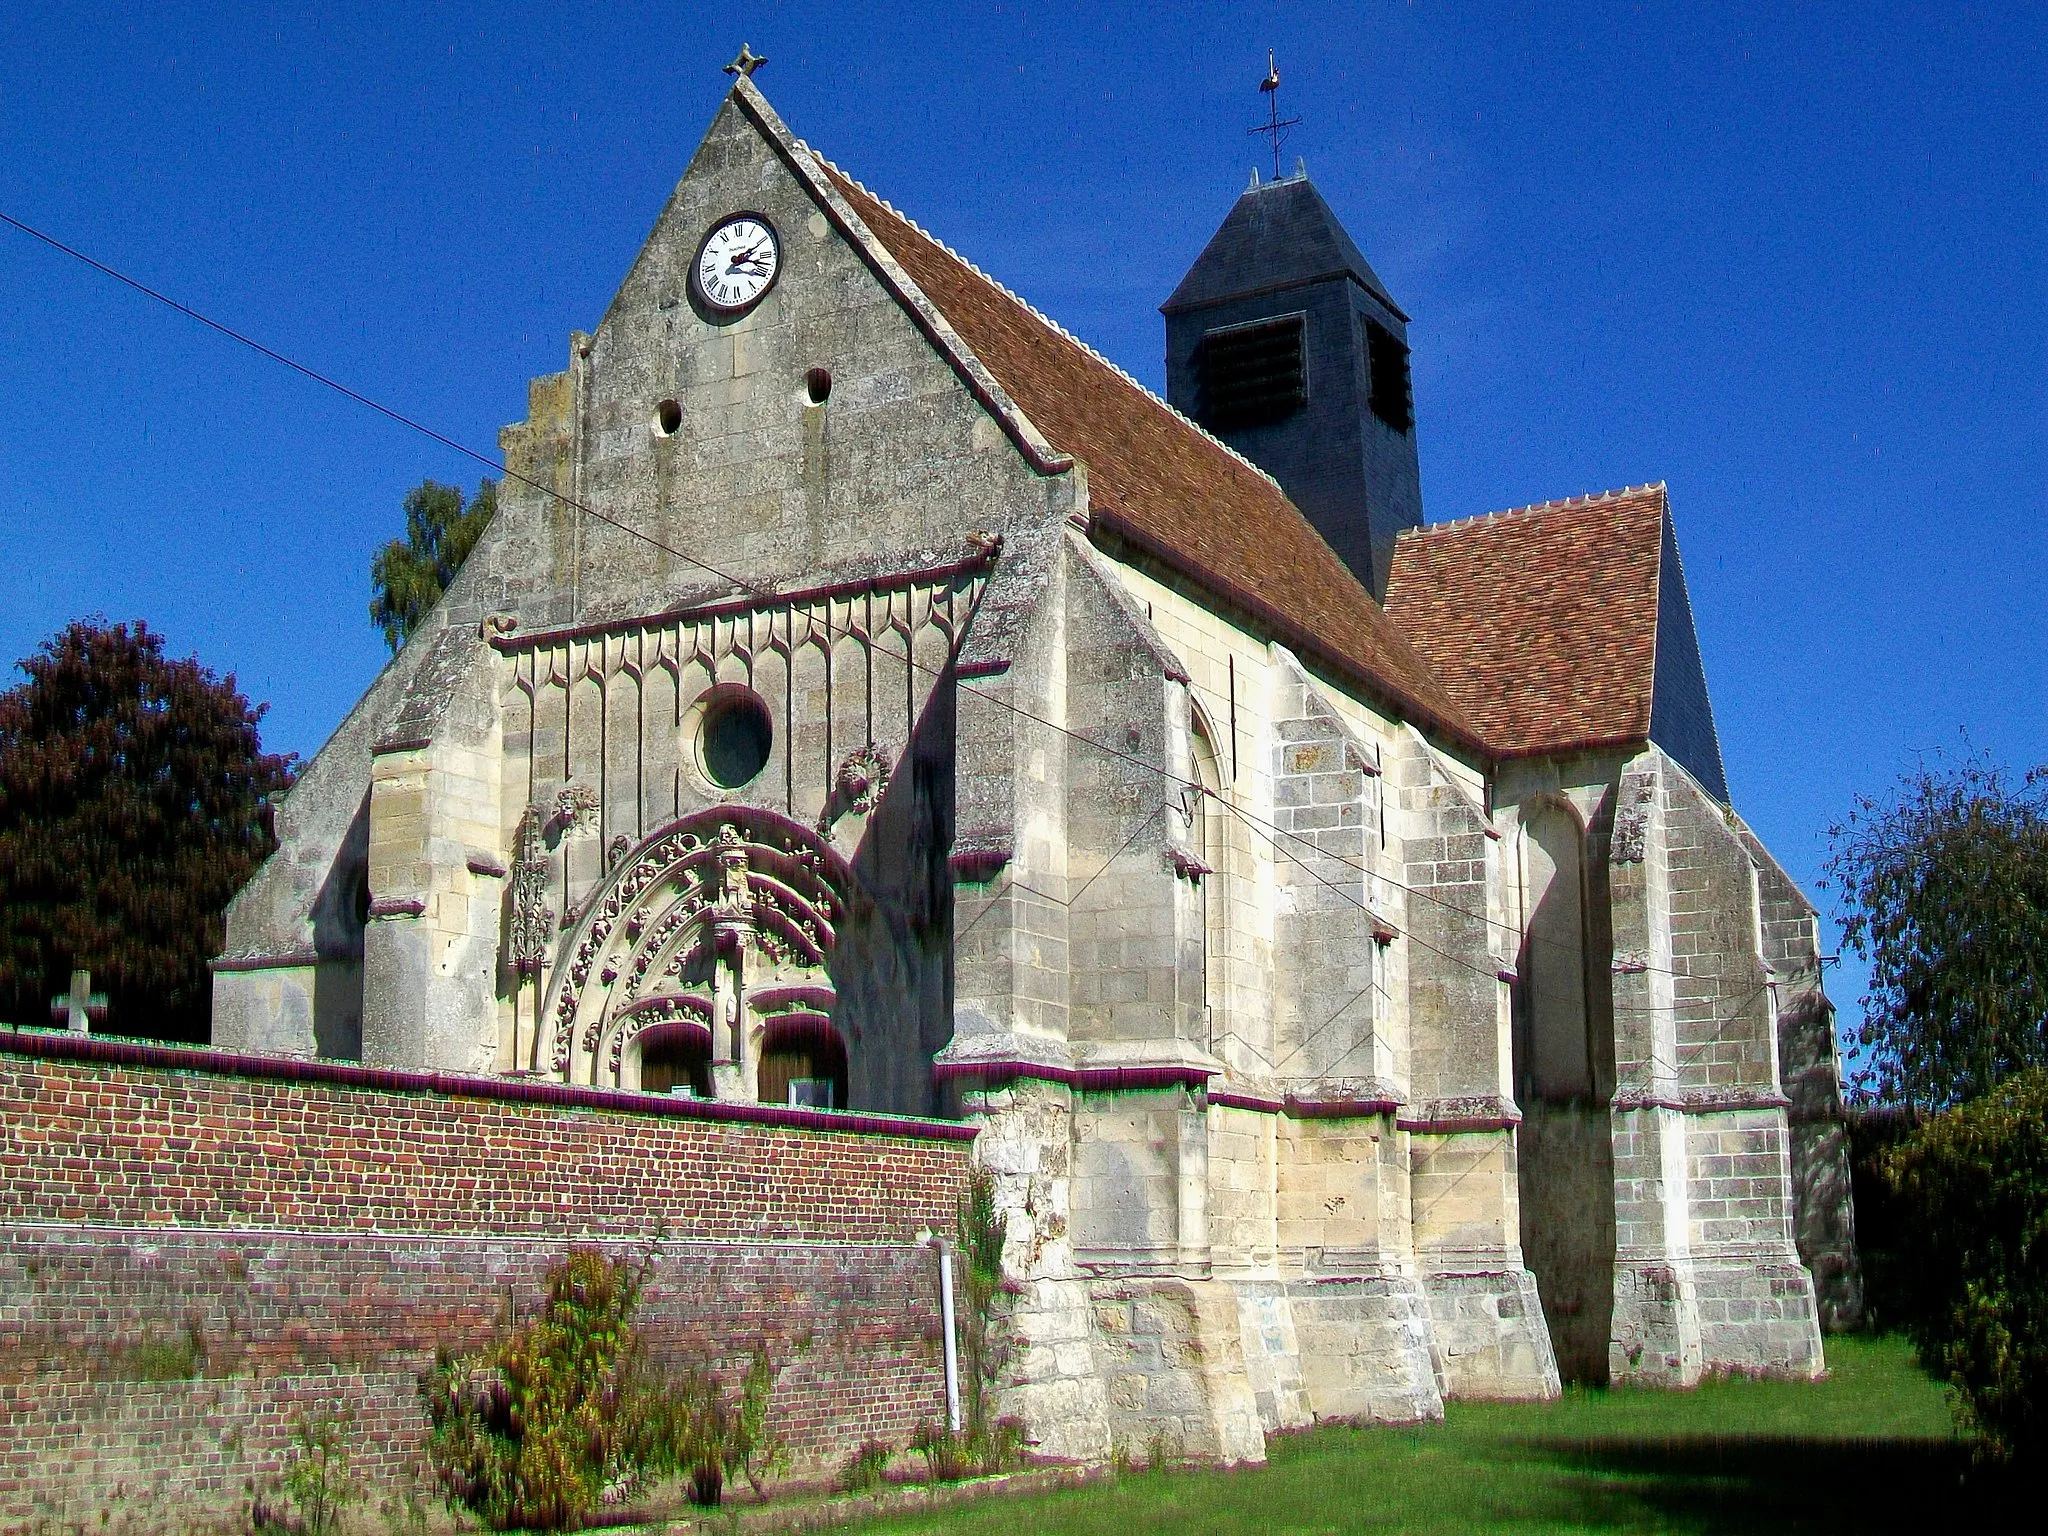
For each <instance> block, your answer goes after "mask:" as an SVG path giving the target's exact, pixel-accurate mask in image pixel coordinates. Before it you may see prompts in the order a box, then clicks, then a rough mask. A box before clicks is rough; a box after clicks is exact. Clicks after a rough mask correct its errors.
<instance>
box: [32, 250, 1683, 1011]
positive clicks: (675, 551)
mask: <svg viewBox="0 0 2048 1536" xmlns="http://www.w3.org/2000/svg"><path fill="white" fill-rule="evenodd" d="M0 224H6V225H8V226H9V227H11V228H13V229H16V230H19V231H20V232H21V233H22V234H25V235H27V236H28V237H29V238H31V239H33V240H37V241H40V242H41V243H42V244H44V245H46V246H48V247H49V248H50V249H52V250H54V251H58V252H60V253H62V254H63V255H65V256H68V257H70V258H71V259H72V260H74V261H78V262H81V263H83V264H84V265H85V266H88V267H90V268H92V270H93V271H95V272H98V273H100V274H101V275H103V276H105V277H108V278H111V279H112V280H113V281H115V282H117V283H120V284H121V285H122V286H124V287H126V288H129V289H132V290H133V291H135V292H136V293H139V294H142V295H143V296H144V297H146V298H149V299H151V300H153V301H155V302H156V303H158V304H161V305H163V306H165V307H166V308H168V309H171V310H174V311H175V312H177V313H178V314H180V315H183V316H185V318H187V319H189V320H192V321H195V322H196V323H198V324H199V325H202V326H205V327H206V328H207V329H208V330H210V331H213V332H215V333H216V334H218V335H221V336H224V337H226V338H227V339H228V340H230V341H233V342H235V343H237V344H238V345H240V346H244V347H247V348H248V349H249V350H250V351H252V352H255V353H257V354H258V355H259V356H262V357H265V358H268V359H269V360H270V361H272V362H274V363H277V364H279V365H280V366H282V367H285V368H288V369H290V370H291V371H292V372H293V373H296V374H298V375H299V376H300V377H302V378H305V379H308V380H311V381H312V382H313V383H315V384H318V385H320V386H321V387H322V388H324V389H329V390H332V391H334V392H335V393H336V394H339V395H341V396H343V397H344V398H346V399H348V400H352V401H354V402H355V403H356V404H358V405H360V406H362V407H364V408H365V409H366V410H370V411H374V412H375V413H376V414H377V415H379V416H382V417H384V418H385V419H386V420H388V421H391V422H395V423H396V424H398V425H399V426H402V427H405V428H407V429H408V430H410V431H413V432H417V433H418V434H420V435H421V436H422V437H425V438H427V439H428V440H429V441H431V442H434V443H438V444H439V445H440V446H442V447H444V448H447V449H449V450H451V451H452V452H455V453H458V454H461V455H462V456H463V457H464V458H467V459H470V460H473V461H474V462H476V463H477V464H480V465H482V466H483V467H484V468H486V469H489V470H491V471H493V472H494V473H496V474H498V475H501V476H503V477H505V478H506V479H509V480H513V481H516V482H517V483H519V484H521V485H524V486H526V487H528V488H529V489H531V490H534V491H538V492H539V493H540V494H542V495H543V496H548V497H551V498H553V499H554V500H555V501H558V502H560V503H561V504H562V505H563V506H565V507H568V508H570V509H572V510H573V511H575V512H578V513H580V514H581V515H583V516H585V517H588V518H591V519H592V520H593V521H596V522H599V523H602V524H604V525H605V526H606V527H609V528H614V529H616V530H618V531H619V532H620V533H623V534H625V535H627V536H628V537H630V538H635V539H639V540H641V541H642V542H644V543H646V544H648V545H650V546H651V547H653V548H655V549H659V550H661V551H663V552H664V553H666V554H670V555H673V556H674V557H675V558H676V559H678V560H681V561H684V562H685V563H687V564H689V565H691V566H694V567H695V568H696V569H698V570H700V571H703V572H705V573H706V574H708V575H711V576H715V577H717V578H718V579H719V580H721V581H724V582H727V583H729V584H730V585H731V586H733V587H734V588H736V589H738V590H740V591H742V592H746V593H748V594H749V595H750V596H753V597H755V598H758V599H760V600H762V601H764V602H774V601H776V600H778V595H777V594H776V593H775V592H773V591H772V590H770V589H768V588H765V587H762V586H760V585H758V584H756V583H754V582H750V581H748V580H746V579H745V578H744V577H741V576H736V575H734V574H733V573H732V572H730V571H726V570H722V569H721V568H719V567H718V566H716V565H713V564H712V563H711V562H710V561H708V560H705V559H703V558H702V557H701V556H698V555H694V554H691V553H690V552H689V551H688V550H685V549H681V548H678V547H677V546H676V545H674V544H671V543H669V542H667V541H666V540H664V539H660V538H657V537H656V536H655V535H653V534H651V533H648V532H646V531H645V530H644V529H641V528H637V527H635V526H633V525H632V524H631V523H627V522H625V521H623V520H621V519H619V518H616V517H613V516H611V515H610V514H609V513H606V512H602V511H600V510H598V509H597V508H596V507H593V506H591V505H590V504H589V503H588V502H585V501H582V500H580V499H579V498H577V497H574V496H570V495H567V494H565V493H564V492H562V491H560V490H558V489H556V488H555V487H554V486H552V485H549V484H546V483H545V482H543V481H540V480H536V479H534V478H533V477H532V476H530V475H526V474H523V473H521V472H520V471H519V470H516V469H513V468H511V467H510V466H508V465H507V464H505V463H504V461H503V460H502V459H500V458H497V457H495V456H493V455H491V454H486V453H482V452H479V451H478V450H477V449H474V448H471V447H470V446H469V445H468V444H466V443H463V442H461V441H460V440H458V439H456V438H453V437H450V436H448V435H447V434H446V433H443V432H440V431H437V430H435V429H434V428H433V427H431V426H428V425H427V424H426V423H425V422H423V421H420V420H419V419H418V418H416V417H413V416H409V415H407V414H406V413H405V412H403V411H400V410H396V409H394V408H393V407H391V406H388V405H385V404H384V403H383V402H381V401H379V400H376V399H374V398H373V397H371V396H369V395H366V394H364V393H362V392H361V391H360V390H357V389H353V388H351V387H350V386H349V385H347V384H344V383H342V382H341V381H340V380H339V379H336V378H335V377H333V376H332V375H331V374H327V373H324V372H322V371H321V370H319V369H317V368H313V367H309V366H308V365H306V364H305V363H302V362H300V361H298V360H297V359H296V358H293V357H291V356H289V355H287V354H286V353H283V352H280V351H278V350H277V349H276V348H274V347H271V346H268V345H266V344H264V343H263V342H261V341H258V340H257V339H256V338H255V337H253V336H250V335H249V334H247V333H246V332H244V331H241V330H238V329H236V328H235V327H234V326H231V325H227V324H225V323H223V322H222V321H219V320H216V319H214V318H213V317H212V316H210V315H207V314H205V313H204V312H202V311H200V310H197V309H194V308H193V307H192V306H191V305H189V304H186V303H184V302H182V301H181V300H179V299H176V298H173V297H172V296H171V295H169V294H167V293H165V292H163V291H162V290H161V289H158V288H154V287H151V286H150V285H149V284H147V283H145V282H142V281H141V280H140V279H138V278H134V277H131V276H129V275H128V274H127V273H125V272H123V271H121V270H120V269H119V268H117V267H114V266H111V265H109V264H108V263H106V262H103V261H100V260H99V259H97V258H96V257H93V256H91V255H88V254H87V253H86V252H84V251H81V250H79V249H78V248H77V247H76V246H73V245H70V244H67V243H66V242H64V241H62V240H59V239H58V238H57V237H56V236H55V235H52V234H49V233H48V232H46V231H44V230H41V229H38V228H37V227H36V226H34V225H32V224H29V223H26V222H24V221H23V220H21V219H17V218H15V217H13V216H12V215H11V214H9V213H7V212H5V211H4V210H0ZM827 625H828V628H829V625H830V619H829V616H828V619H827ZM873 643H874V644H876V646H877V647H878V648H879V649H881V650H882V652H883V654H884V655H887V656H889V657H890V658H891V659H892V660H901V661H903V662H905V663H906V664H907V665H908V666H910V667H911V668H912V669H913V670H916V671H921V672H924V673H926V674H928V675H930V676H932V677H937V676H939V675H940V671H941V669H940V668H937V667H934V666H932V665H931V664H930V663H929V662H925V661H921V660H920V659H918V658H917V657H916V656H915V655H913V654H910V653H909V651H908V649H907V648H906V651H905V653H903V654H901V655H898V653H896V652H893V651H890V650H888V648H887V647H886V646H882V645H881V643H880V642H879V641H876V642H873ZM957 686H958V687H959V688H960V690H961V691H962V692H964V693H967V694H969V695H970V696H972V697H974V698H977V699H980V700H982V701H983V702H985V703H988V704H991V705H993V706H995V707H996V708H998V709H1001V710H1005V711H1008V712H1009V713H1010V714H1013V715H1015V716H1016V717H1018V718H1019V719H1022V720H1026V721H1029V722H1030V723H1032V724H1034V725H1037V726H1040V727H1042V728H1043V729H1045V730H1049V731H1053V732H1055V733H1056V734H1058V735H1060V736H1062V737H1065V738H1066V739H1068V740H1070V741H1075V742H1079V743H1080V744H1082V745H1083V746H1086V747H1089V748H1091V749H1092V750H1094V751H1096V752H1099V753H1102V754H1103V755H1104V756H1105V757H1109V758H1112V759H1115V760H1116V761H1119V762H1122V763H1126V764H1128V765H1130V766H1132V767H1135V768H1139V769H1142V770H1144V771H1146V772H1148V773H1154V774H1158V775H1160V776H1161V777H1163V778H1166V779H1167V780H1169V781H1170V782H1172V783H1174V784H1177V785H1179V786H1180V787H1181V788H1182V789H1183V790H1192V791H1194V792H1195V793H1197V794H1200V795H1205V796H1208V797H1209V798H1211V799H1214V800H1215V801H1217V803H1219V804H1220V805H1223V806H1224V807H1225V808H1226V809H1227V810H1229V811H1230V813H1231V814H1232V815H1234V816H1237V817H1239V818H1240V819H1242V820H1244V821H1246V822H1247V823H1248V824H1252V823H1256V824H1257V825H1259V826H1260V827H1262V828H1264V829H1265V830H1266V831H1267V833H1268V834H1270V835H1278V836H1286V837H1292V836H1293V834H1292V833H1289V832H1287V831H1286V829H1285V828H1282V827H1279V826H1277V825H1275V824H1274V823H1272V822H1269V821H1265V820H1264V819H1263V818H1260V817H1258V816H1255V815H1253V814H1252V813H1251V812H1249V811H1247V810H1245V809H1244V808H1243V807H1241V806H1239V805H1237V804H1235V803H1234V802H1232V801H1231V800H1229V799H1227V798H1226V797H1225V796H1223V795H1221V794H1218V793H1217V792H1216V791H1215V790H1212V789H1210V788H1208V787H1207V786H1206V785H1203V784H1201V783H1199V782H1198V781H1195V780H1191V779H1186V778H1183V777H1181V776H1180V775H1179V774H1176V773H1174V772H1173V771H1172V770H1171V769H1169V768H1167V767H1166V766H1165V765H1163V764H1160V763H1154V762H1152V761H1150V760H1149V759H1146V758H1141V757H1139V756H1137V755H1135V754H1134V753H1130V752H1125V751H1121V750H1119V749H1118V748H1116V747H1113V746H1111V745H1109V744H1108V743H1107V742H1103V741H1098V740H1096V739H1095V738H1094V737H1091V736H1087V735H1084V734H1082V733H1081V732H1079V731H1075V730H1072V729H1070V728H1069V727H1067V726H1063V725H1058V724H1055V723H1054V722H1053V721H1050V720H1047V719H1046V718H1044V717H1043V716H1042V715H1037V714H1034V713H1032V712H1031V711H1030V710H1028V709H1026V708H1024V707H1023V706H1022V705H1020V704H1017V703H1015V702H1014V701H1013V700H1010V699H1004V698H998V697H996V696H995V695H993V694H990V693H986V692H983V691H982V690H981V689H978V688H975V687H973V686H971V685H969V684H965V683H961V684H957ZM1195 686H1196V685H1195V684H1194V683H1193V681H1192V680H1190V681H1189V683H1188V687H1189V688H1190V689H1195ZM1196 691H1199V692H1203V693H1208V694H1209V695H1210V697H1211V698H1212V700H1214V701H1215V702H1216V703H1218V704H1221V703H1222V702H1223V700H1221V699H1220V698H1218V697H1217V696H1216V695H1215V694H1213V693H1212V692H1211V691H1210V690H1208V689H1199V690H1196ZM1154 814H1155V815H1156V814H1157V813H1156V812H1155V813H1154ZM1151 819H1152V818H1150V817H1148V818H1147V819H1146V820H1147V822H1148V823H1149V821H1150V820H1151ZM1269 840H1270V837H1269ZM1275 846H1276V847H1277V844H1276V845H1275ZM1317 851H1318V853H1321V854H1322V855H1323V856H1324V857H1326V858H1330V859H1333V860H1335V861H1336V862H1337V863H1339V864H1342V865H1344V866H1345V867H1347V868H1349V869H1352V870H1354V871H1356V872H1357V873H1358V874H1360V875H1361V876H1364V877H1366V878H1369V879H1374V880H1379V881H1381V882H1383V883H1385V884H1386V885H1389V886H1391V887H1393V888H1394V889H1396V890H1400V891H1403V892H1405V893H1407V894H1408V895H1411V896H1415V897H1418V898H1419V899H1421V900H1423V901H1427V902H1431V903H1433V904H1435V905H1437V906H1440V907H1443V908H1445V909H1447V910H1449V911H1452V912H1455V913H1457V914H1459V915H1461V916H1464V917H1467V918H1470V919H1472V920H1473V921H1475V922H1480V923H1484V924H1486V925H1487V926H1488V927H1489V928H1498V929H1500V930H1501V931H1502V932H1504V933H1506V934H1508V935H1509V936H1510V937H1512V938H1513V940H1514V941H1515V942H1516V944H1517V945H1520V944H1523V943H1529V942H1533V943H1541V944H1551V945H1553V946H1555V947H1557V948H1559V949H1560V950H1562V949H1566V948H1569V946H1566V945H1562V944H1559V943H1558V941H1556V940H1551V939H1546V938H1544V937H1543V936H1542V935H1540V934H1531V933H1529V932H1528V931H1527V930H1526V929H1523V928H1518V927H1516V926H1515V925H1513V924H1510V923H1505V922H1502V921H1501V920H1499V919H1497V918H1492V917H1489V916H1487V915H1486V914H1485V913H1484V912H1475V911H1473V910H1471V909H1470V908H1468V907H1466V906H1464V905H1463V904H1462V903H1460V902H1456V901H1453V900H1451V899H1449V898H1448V897H1445V896H1440V895H1438V894H1436V893H1435V892H1433V891H1429V890H1425V889H1422V888H1421V887H1418V886H1413V885H1409V884H1408V883H1406V882H1405V881H1402V880H1398V879H1395V878H1394V877H1393V876H1391V875H1386V874H1382V873H1380V872H1378V871H1376V870H1373V869H1371V868H1370V867H1369V866H1367V865H1365V864H1363V863H1355V862H1353V861H1351V860H1349V859H1346V858H1345V857H1344V856H1343V855H1341V854H1335V853H1327V852H1325V851H1324V850H1321V849H1318V850H1317ZM1318 878H1320V876H1319V877H1318ZM1326 883H1327V882H1326ZM1406 937H1408V938H1409V939H1410V940H1411V941H1412V942H1415V943H1418V944H1420V943H1422V941H1421V940H1419V939H1416V938H1415V936H1414V934H1413V933H1412V931H1411V932H1409V933H1407V934H1406ZM1423 947H1425V948H1429V947H1430V946H1428V945H1424V946H1423ZM1437 953H1441V951H1437ZM1651 969H1653V970H1656V971H1658V972H1659V973H1660V974H1664V975H1672V976H1675V975H1677V974H1679V973H1677V972H1675V971H1671V970H1669V969H1667V968H1665V967H1651Z"/></svg>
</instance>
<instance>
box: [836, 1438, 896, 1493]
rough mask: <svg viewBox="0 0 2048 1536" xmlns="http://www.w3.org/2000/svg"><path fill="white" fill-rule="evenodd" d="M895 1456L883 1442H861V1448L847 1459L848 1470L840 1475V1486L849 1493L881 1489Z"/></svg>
mask: <svg viewBox="0 0 2048 1536" xmlns="http://www.w3.org/2000/svg"><path fill="white" fill-rule="evenodd" d="M895 1454H896V1453H895V1452H894V1451H892V1450H891V1449H890V1448H889V1446H888V1445H887V1444H886V1443H885V1442H883V1441H880V1440H863V1441H861V1443H860V1448H859V1449H858V1450H856V1451H855V1452H854V1453H853V1455H852V1456H850V1457H849V1458H847V1462H846V1469H845V1470H844V1471H843V1472H841V1473H840V1474H839V1486H840V1487H841V1488H842V1489H844V1490H845V1491H846V1492H848V1493H869V1492H872V1491H873V1490H874V1489H877V1488H879V1487H881V1486H882V1478H883V1474H885V1473H886V1472H887V1471H888V1470H889V1462H890V1459H891V1458H892V1457H894V1456H895Z"/></svg>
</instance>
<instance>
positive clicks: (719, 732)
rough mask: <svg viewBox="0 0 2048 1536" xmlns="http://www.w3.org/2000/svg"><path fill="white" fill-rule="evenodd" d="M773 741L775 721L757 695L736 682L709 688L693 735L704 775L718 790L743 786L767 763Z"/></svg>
mask: <svg viewBox="0 0 2048 1536" xmlns="http://www.w3.org/2000/svg"><path fill="white" fill-rule="evenodd" d="M774 743H775V723H774V721H773V719H772V718H771V717H770V716H769V713H768V706H767V705H766V704H764V703H763V702H762V701H761V696H760V695H759V694H757V693H755V692H754V691H753V690H752V689H749V688H742V687H740V686H739V685H738V684H732V685H729V686H725V687H721V688H718V689H715V690H713V694H712V697H711V698H710V699H708V700H707V701H706V702H705V707H704V715H703V724H702V726H701V727H700V728H699V731H698V736H697V759H698V761H699V762H700V763H701V764H702V765H703V768H704V777H705V778H707V779H709V780H710V781H711V782H712V783H714V784H716V785H717V786H718V787H719V788H720V789H743V788H745V787H746V786H747V785H749V784H751V783H753V782H754V780H755V779H757V778H759V777H760V776H761V770H762V769H763V768H766V767H767V766H768V753H769V750H770V748H771V747H773V745H774Z"/></svg>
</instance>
